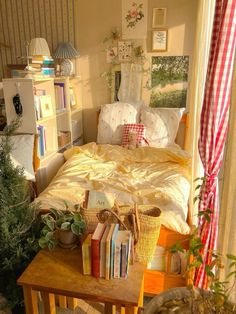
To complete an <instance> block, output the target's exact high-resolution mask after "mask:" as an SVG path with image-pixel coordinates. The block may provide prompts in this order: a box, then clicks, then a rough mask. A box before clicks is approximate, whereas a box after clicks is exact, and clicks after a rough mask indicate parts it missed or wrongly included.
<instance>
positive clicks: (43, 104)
mask: <svg viewBox="0 0 236 314" xmlns="http://www.w3.org/2000/svg"><path fill="white" fill-rule="evenodd" d="M40 109H41V117H42V118H46V117H50V116H52V115H53V107H52V98H51V95H43V96H40Z"/></svg>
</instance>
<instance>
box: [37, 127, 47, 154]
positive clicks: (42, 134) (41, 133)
mask: <svg viewBox="0 0 236 314" xmlns="http://www.w3.org/2000/svg"><path fill="white" fill-rule="evenodd" d="M37 133H38V155H39V158H41V157H43V156H44V155H45V153H46V150H47V143H46V127H45V126H44V125H40V124H39V125H37Z"/></svg>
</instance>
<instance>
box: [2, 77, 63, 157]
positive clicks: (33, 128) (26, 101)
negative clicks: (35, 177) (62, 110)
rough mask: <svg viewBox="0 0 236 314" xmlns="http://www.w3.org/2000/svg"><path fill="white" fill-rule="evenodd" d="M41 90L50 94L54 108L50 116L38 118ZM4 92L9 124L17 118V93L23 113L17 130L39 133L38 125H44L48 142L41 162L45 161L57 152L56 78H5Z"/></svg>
mask: <svg viewBox="0 0 236 314" xmlns="http://www.w3.org/2000/svg"><path fill="white" fill-rule="evenodd" d="M39 90H40V91H43V93H44V94H45V95H50V98H49V102H50V103H49V106H50V107H51V109H52V110H51V114H50V116H47V117H42V118H40V119H37V114H36V106H35V99H36V98H35V95H36V93H37V92H38V91H39ZM3 92H4V98H5V104H6V116H7V123H8V124H9V123H10V122H11V121H12V120H14V119H16V118H17V114H16V112H15V108H14V105H13V97H14V96H15V95H16V94H17V93H18V94H19V97H20V102H21V104H22V107H23V113H22V116H21V126H20V127H19V129H18V130H17V132H21V133H31V134H37V133H38V126H42V127H43V130H44V136H45V139H46V140H45V142H46V144H45V151H44V154H43V156H41V157H40V160H41V162H43V161H44V159H47V158H48V156H49V155H51V154H53V153H55V152H57V151H58V140H57V119H56V107H55V92H54V80H53V79H52V78H48V79H44V80H42V79H40V80H34V79H28V78H12V79H3ZM39 97H40V96H39Z"/></svg>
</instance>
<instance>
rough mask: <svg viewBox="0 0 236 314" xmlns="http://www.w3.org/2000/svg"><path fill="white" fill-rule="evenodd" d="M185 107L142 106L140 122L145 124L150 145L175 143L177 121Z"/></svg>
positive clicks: (162, 145) (159, 145)
mask: <svg viewBox="0 0 236 314" xmlns="http://www.w3.org/2000/svg"><path fill="white" fill-rule="evenodd" d="M184 111H185V108H151V107H147V106H143V107H142V109H141V112H140V120H141V121H140V122H141V123H142V124H144V125H145V126H146V137H147V140H148V142H149V145H150V146H152V147H167V146H171V145H173V144H174V143H175V138H176V135H177V132H178V128H179V123H180V120H181V118H182V115H183V113H184Z"/></svg>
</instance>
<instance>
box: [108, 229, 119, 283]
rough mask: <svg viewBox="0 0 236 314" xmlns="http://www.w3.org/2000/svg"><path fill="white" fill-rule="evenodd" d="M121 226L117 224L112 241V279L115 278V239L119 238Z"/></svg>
mask: <svg viewBox="0 0 236 314" xmlns="http://www.w3.org/2000/svg"><path fill="white" fill-rule="evenodd" d="M118 228H119V225H118V224H116V226H115V229H114V232H113V235H112V240H111V253H110V254H111V259H110V278H111V279H112V278H114V255H115V239H116V236H117V232H118Z"/></svg>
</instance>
